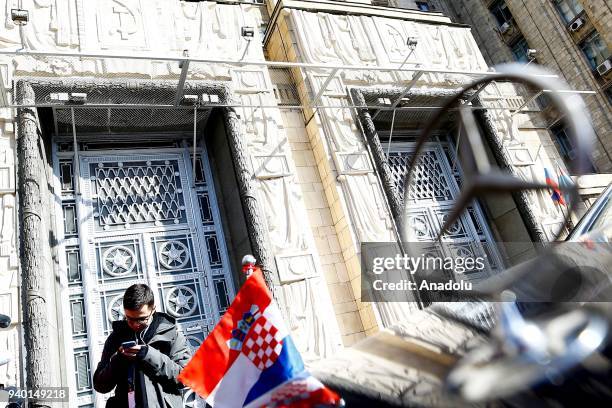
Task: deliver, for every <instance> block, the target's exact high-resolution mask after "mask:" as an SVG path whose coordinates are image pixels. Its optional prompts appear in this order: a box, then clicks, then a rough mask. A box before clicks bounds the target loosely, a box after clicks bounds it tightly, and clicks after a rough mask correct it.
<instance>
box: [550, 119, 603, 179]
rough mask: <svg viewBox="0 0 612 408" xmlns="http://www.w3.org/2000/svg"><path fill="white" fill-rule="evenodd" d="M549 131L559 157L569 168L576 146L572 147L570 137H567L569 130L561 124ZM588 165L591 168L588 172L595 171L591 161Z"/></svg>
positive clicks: (574, 155)
mask: <svg viewBox="0 0 612 408" xmlns="http://www.w3.org/2000/svg"><path fill="white" fill-rule="evenodd" d="M550 131H551V132H552V134H553V136H554V138H555V141H556V142H557V147H558V150H559V154H560V155H561V158H562V159H563V161H564V162H565V164H566V165H567V166H568V167H570V168H571V164H572V162H573V161H574V158H575V157H576V148H575V147H574V143H573V142H572V139H570V137H569V131H568V129H567V127H566V126H564V125H562V124H561V125H557V126H555V127H553V128H552V129H551V130H550ZM590 167H591V169H590V171H589V172H591V173H592V172H595V168H594V166H593V164H592V163H591V164H590Z"/></svg>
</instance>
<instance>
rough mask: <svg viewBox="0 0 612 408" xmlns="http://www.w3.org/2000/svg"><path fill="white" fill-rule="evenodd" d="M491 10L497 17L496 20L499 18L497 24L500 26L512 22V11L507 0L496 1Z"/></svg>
mask: <svg viewBox="0 0 612 408" xmlns="http://www.w3.org/2000/svg"><path fill="white" fill-rule="evenodd" d="M489 10H490V11H491V13H492V14H493V16H494V17H495V20H497V25H498V26H499V27H501V26H502V25H504V23H508V24H512V13H510V10H509V9H508V6H507V5H506V3H505V2H503V1H496V2H495V3H493V5H492V6H491V8H490V9H489Z"/></svg>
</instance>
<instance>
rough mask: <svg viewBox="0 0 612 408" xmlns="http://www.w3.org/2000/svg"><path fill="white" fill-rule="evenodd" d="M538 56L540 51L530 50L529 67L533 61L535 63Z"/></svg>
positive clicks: (528, 54) (528, 53) (528, 55)
mask: <svg viewBox="0 0 612 408" xmlns="http://www.w3.org/2000/svg"><path fill="white" fill-rule="evenodd" d="M537 56H538V50H536V49H533V48H529V49H528V50H527V59H528V60H529V62H527V65H529V64H531V63H532V62H533V61H535V60H536V57H537Z"/></svg>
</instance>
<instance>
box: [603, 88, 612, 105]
mask: <svg viewBox="0 0 612 408" xmlns="http://www.w3.org/2000/svg"><path fill="white" fill-rule="evenodd" d="M604 93H605V94H606V96H607V97H608V102H610V105H612V86H609V87H608V89H606V90H605V91H604Z"/></svg>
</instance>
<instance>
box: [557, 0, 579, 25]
mask: <svg viewBox="0 0 612 408" xmlns="http://www.w3.org/2000/svg"><path fill="white" fill-rule="evenodd" d="M554 2H555V6H557V10H559V14H561V17H563V19H564V20H565V22H566V23H569V22H570V21H572V20H573V19H575V18H576V16H577V15H578V14H580V13H582V11H583V10H584V9H583V8H582V5H581V4H580V3H578V0H554Z"/></svg>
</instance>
